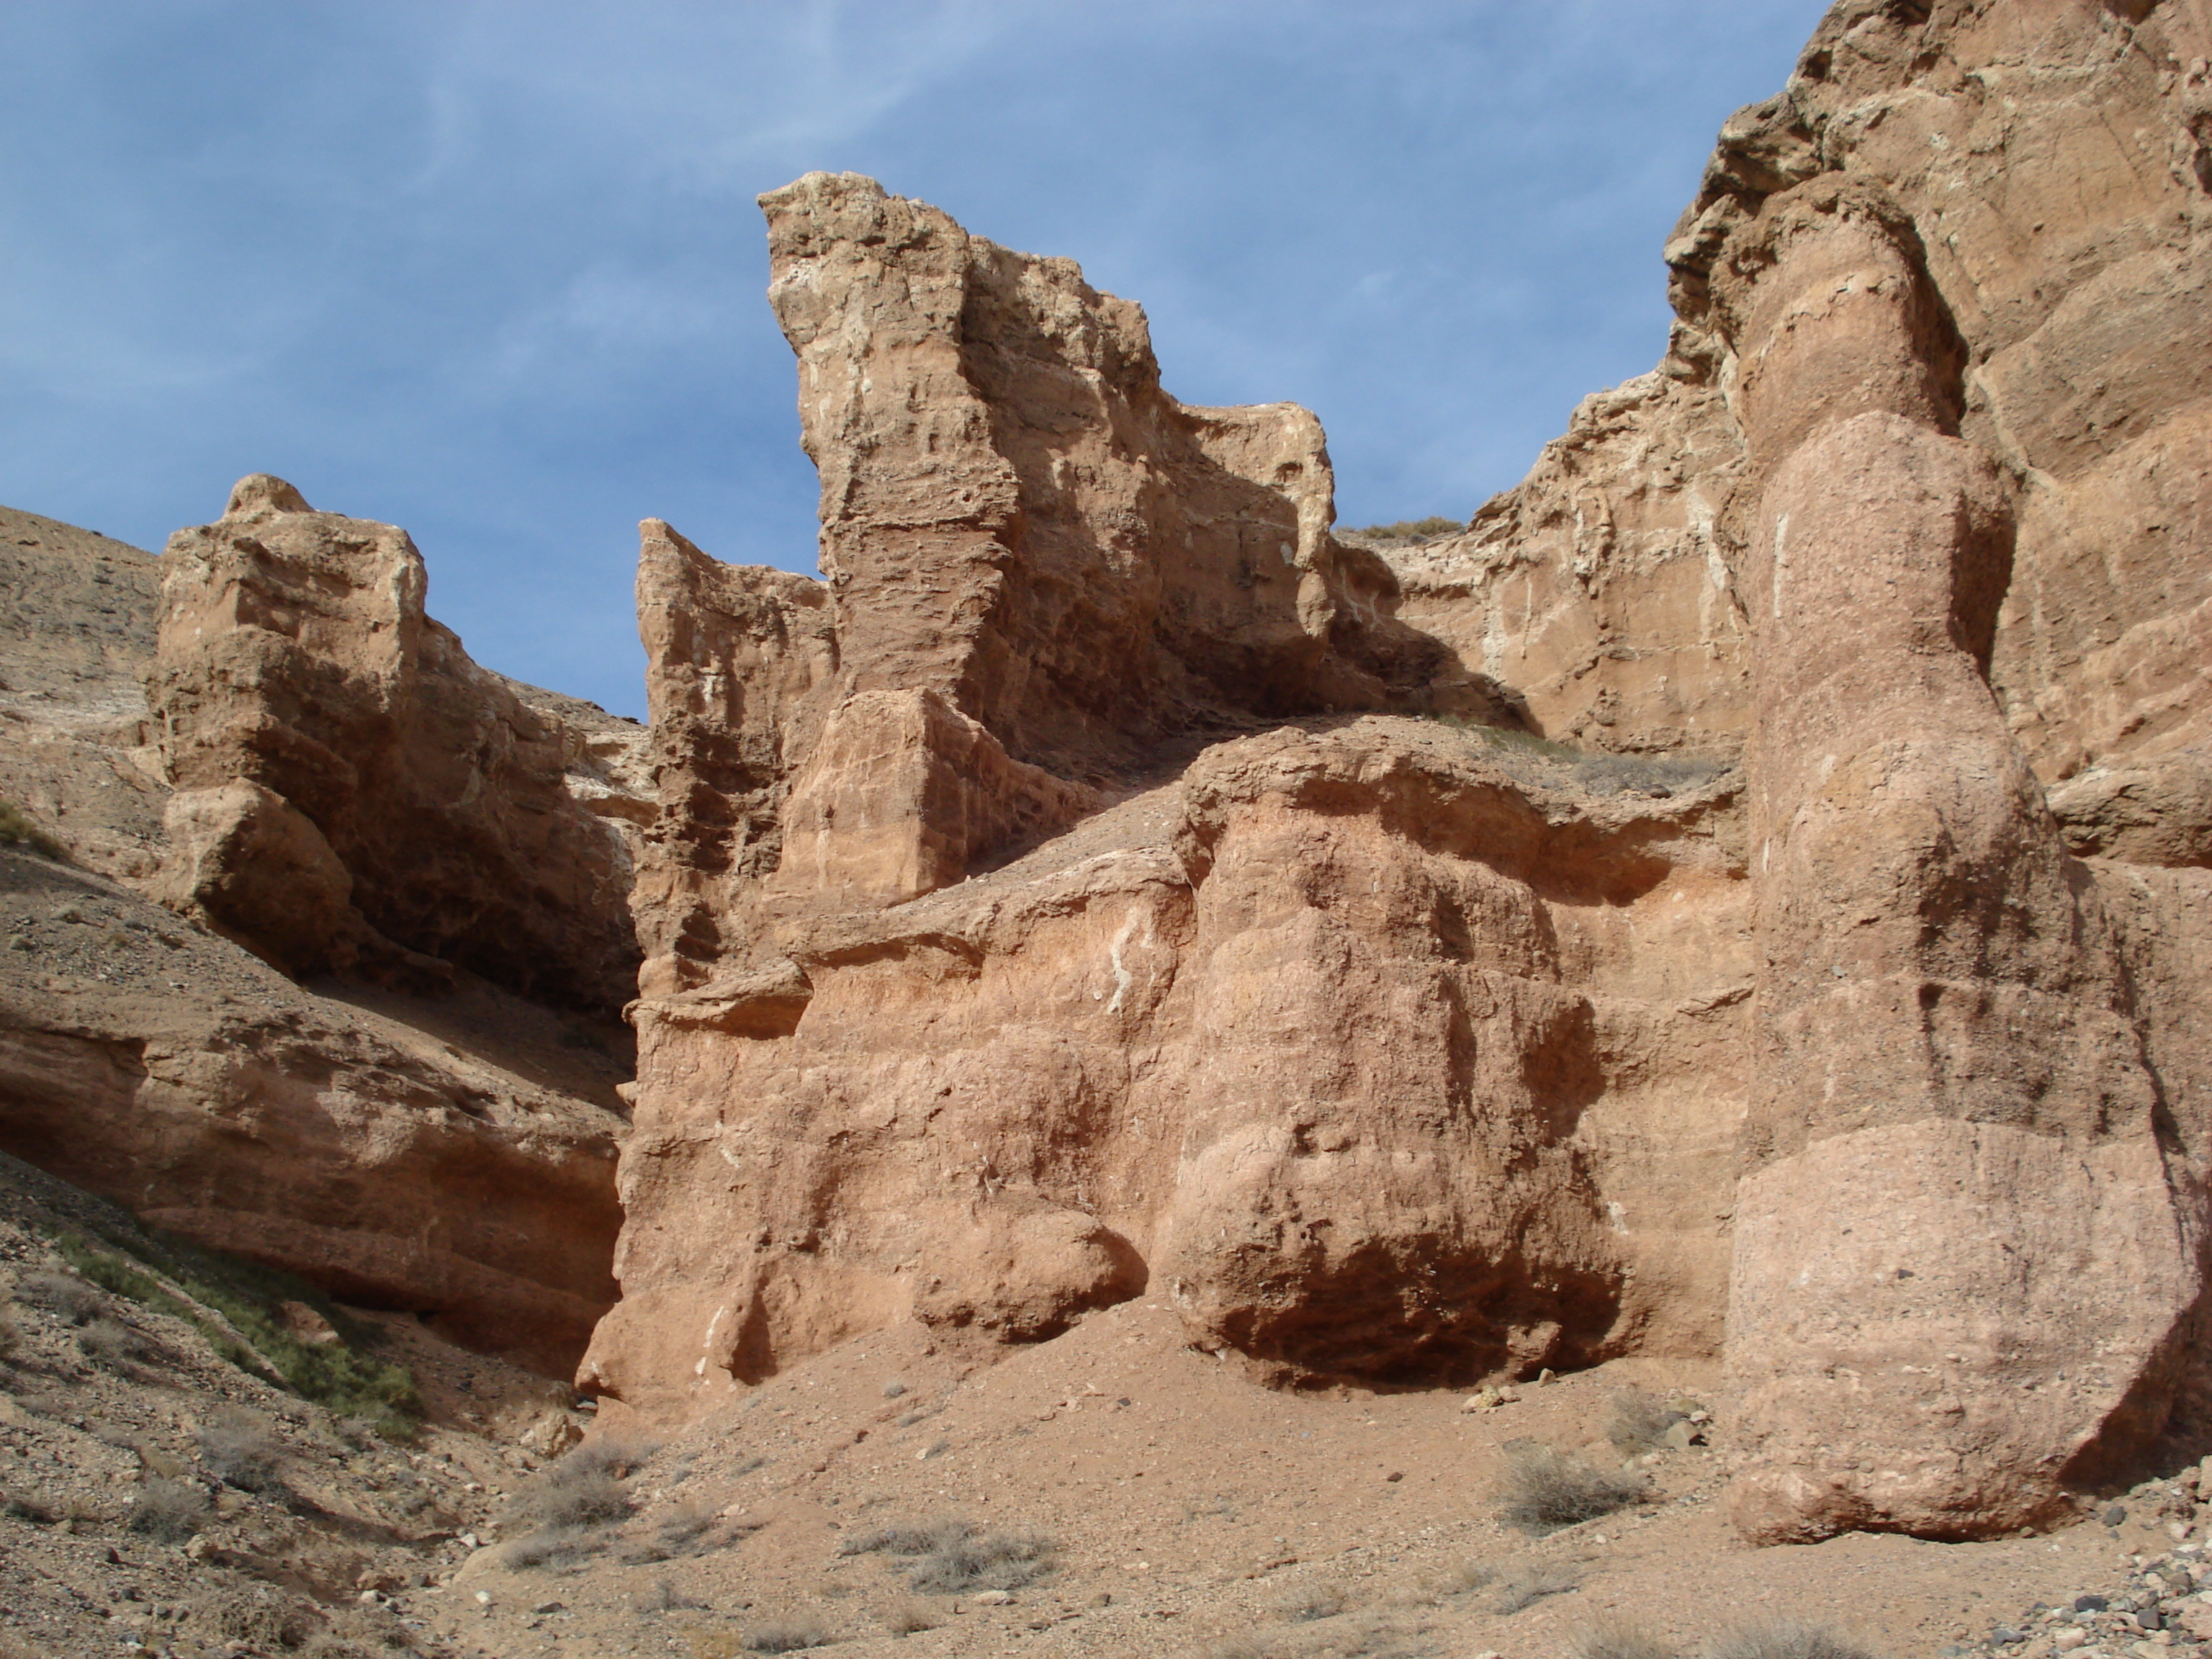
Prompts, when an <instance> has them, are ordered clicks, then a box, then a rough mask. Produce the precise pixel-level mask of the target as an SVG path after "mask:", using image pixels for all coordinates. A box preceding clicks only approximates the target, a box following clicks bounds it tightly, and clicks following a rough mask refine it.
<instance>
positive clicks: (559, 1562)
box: [499, 1527, 614, 1572]
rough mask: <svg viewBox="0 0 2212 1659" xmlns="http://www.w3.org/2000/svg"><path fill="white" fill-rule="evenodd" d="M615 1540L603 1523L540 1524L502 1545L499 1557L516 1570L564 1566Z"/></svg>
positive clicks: (511, 1569)
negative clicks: (599, 1524)
mask: <svg viewBox="0 0 2212 1659" xmlns="http://www.w3.org/2000/svg"><path fill="white" fill-rule="evenodd" d="M613 1542H614V1534H612V1533H611V1532H609V1531H607V1530H606V1529H605V1528H603V1527H540V1528H538V1530H537V1531H535V1532H532V1533H526V1534H523V1536H521V1537H520V1538H518V1539H516V1540H515V1541H513V1543H511V1544H507V1545H505V1546H504V1547H501V1550H500V1553H499V1559H500V1561H501V1564H502V1565H505V1566H506V1567H507V1568H508V1569H509V1570H510V1571H515V1572H526V1571H529V1570H530V1569H531V1568H532V1567H565V1566H567V1565H569V1564H570V1563H571V1562H574V1561H580V1560H583V1559H585V1558H586V1557H587V1556H592V1555H597V1554H598V1553H599V1552H600V1551H602V1550H604V1549H605V1548H606V1547H608V1546H609V1545H611V1543H613Z"/></svg>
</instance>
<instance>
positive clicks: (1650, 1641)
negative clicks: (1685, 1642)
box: [1574, 1619, 1682, 1659]
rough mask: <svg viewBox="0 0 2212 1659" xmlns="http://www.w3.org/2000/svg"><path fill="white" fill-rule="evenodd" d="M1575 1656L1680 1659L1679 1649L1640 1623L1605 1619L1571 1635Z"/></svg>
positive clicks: (1601, 1658) (1611, 1658)
mask: <svg viewBox="0 0 2212 1659" xmlns="http://www.w3.org/2000/svg"><path fill="white" fill-rule="evenodd" d="M1574 1654H1575V1659H1682V1650H1680V1648H1678V1647H1676V1646H1675V1645H1674V1644H1673V1643H1672V1642H1669V1641H1668V1640H1666V1639H1665V1638H1663V1637H1660V1636H1656V1635H1654V1634H1653V1633H1652V1632H1650V1631H1648V1630H1645V1629H1644V1627H1643V1626H1641V1625H1631V1624H1626V1623H1623V1622H1622V1621H1620V1620H1614V1619H1607V1620H1602V1621H1601V1622H1600V1623H1598V1624H1595V1625H1593V1626H1590V1627H1589V1629H1588V1630H1586V1631H1584V1632H1583V1633H1582V1634H1581V1635H1579V1636H1577V1638H1575V1646H1574Z"/></svg>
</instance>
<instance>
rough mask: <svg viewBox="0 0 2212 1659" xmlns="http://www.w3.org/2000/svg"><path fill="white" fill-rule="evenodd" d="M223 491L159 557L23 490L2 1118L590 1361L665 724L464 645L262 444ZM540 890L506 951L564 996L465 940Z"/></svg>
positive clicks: (16, 534)
mask: <svg viewBox="0 0 2212 1659" xmlns="http://www.w3.org/2000/svg"><path fill="white" fill-rule="evenodd" d="M233 505H234V509H235V510H234V511H233V512H232V513H228V514H227V515H226V517H225V518H224V519H223V520H222V521H220V522H219V523H218V524H216V525H215V526H207V527H204V528H202V529H200V530H197V531H192V532H185V534H184V535H182V536H181V537H180V538H179V543H180V544H181V547H180V548H179V552H178V556H173V557H171V558H167V559H163V560H156V559H155V558H154V557H152V556H150V555H148V554H145V553H143V552H141V551H139V550H137V549H134V548H130V547H126V546H124V545H123V544H119V543H116V542H112V541H110V540H108V539H107V538H103V537H99V536H95V535H94V534H92V533H91V532H85V531H80V530H76V529H75V528H73V527H72V526H66V525H60V524H56V523H55V522H53V521H52V520H42V519H39V518H36V517H35V516H33V515H32V514H28V513H12V512H4V511H0V532H4V533H5V538H6V539H5V544H4V547H0V582H4V588H5V605H4V608H0V630H4V635H5V637H6V639H7V641H8V660H7V663H6V665H5V670H4V678H5V686H4V689H0V799H4V800H5V801H7V802H8V803H9V805H11V806H13V807H15V808H18V809H20V810H21V811H23V812H24V813H25V814H27V817H29V818H30V819H31V820H32V821H33V823H36V824H37V825H39V826H40V827H41V828H42V829H44V830H45V831H46V832H48V833H49V834H50V835H51V836H52V843H53V845H54V846H55V848H56V849H57V853H56V855H55V856H51V857H49V856H42V855H40V854H38V853H35V852H33V851H32V850H29V849H27V848H0V928H4V931H5V933H6V934H7V939H6V945H7V948H6V949H5V950H4V951H0V1146H4V1147H5V1148H6V1149H7V1150H8V1151H9V1152H14V1153H15V1154H16V1155H18V1156H20V1157H23V1158H28V1159H30V1160H31V1161H32V1162H33V1163H35V1164H39V1165H40V1167H42V1168H45V1169H47V1170H52V1171H54V1172H56V1173H58V1174H59V1175H61V1176H64V1177H65V1178H67V1179H69V1180H71V1181H73V1182H77V1183H79V1184H81V1185H83V1186H86V1187H88V1188H92V1189H94V1190H95V1191H97V1192H100V1193H101V1194H105V1195H106V1196H108V1197H109V1198H112V1199H113V1200H117V1201H118V1202H120V1203H123V1204H125V1205H127V1206H130V1207H131V1209H133V1210H134V1211H135V1212H137V1213H138V1214H140V1215H142V1216H143V1217H144V1218H147V1219H148V1220H149V1222H151V1223H153V1224H154V1225H158V1226H161V1227H164V1228H167V1229H170V1230H172V1231H176V1232H179V1233H181V1234H184V1235H185V1236H187V1237H191V1238H194V1239H197V1240H198V1241H200V1242H201V1243H206V1244H210V1245H214V1246H216V1247H217V1248H220V1249H227V1250H230V1251H233V1252H234V1253H237V1254H239V1255H245V1256H248V1257H251V1258H252V1259H254V1260H257V1261H265V1262H268V1263H270V1264H272V1265H274V1266H277V1267H284V1268H287V1269H289V1270H291V1271H293V1272H295V1273H300V1274H301V1275H303V1276H304V1277H306V1278H307V1279H311V1280H313V1282H314V1283H316V1284H318V1285H321V1286H322V1287H323V1288H324V1289H325V1290H326V1291H330V1292H331V1294H333V1295H336V1296H338V1297H343V1298H345V1299H347V1300H349V1301H354V1302H358V1303H365V1304H369V1305H372V1306H376V1307H382V1308H393V1309H402V1310H408V1311H410V1312H412V1313H415V1314H418V1315H420V1316H422V1317H423V1318H424V1319H426V1320H428V1321H430V1322H434V1323H435V1324H436V1325H438V1326H439V1327H440V1328H442V1329H444V1330H446V1331H447V1332H448V1333H449V1334H452V1335H453V1336H455V1337H456V1338H458V1339H459V1340H464V1341H465V1342H468V1343H470V1344H471V1345H472V1346H477V1347H480V1348H483V1349H486V1350H489V1351H494V1352H501V1353H505V1354H507V1355H509V1356H511V1357H513V1358H518V1359H520V1360H521V1361H523V1362H524V1363H526V1364H531V1365H533V1366H535V1367H538V1368H539V1369H541V1370H545V1371H547V1372H550V1373H554V1374H559V1373H562V1372H566V1371H568V1370H572V1369H573V1368H574V1364H575V1362H576V1359H577V1358H578V1356H579V1355H580V1353H581V1352H582V1351H583V1347H584V1344H585V1340H586V1337H587V1336H588V1334H589V1333H590V1330H591V1328H592V1324H593V1323H594V1322H595V1321H596V1320H597V1319H598V1318H599V1316H600V1314H601V1313H603V1312H604V1311H605V1309H606V1308H607V1306H608V1305H609V1304H611V1302H612V1300H613V1298H614V1294H615V1285H614V1282H613V1280H612V1279H611V1276H610V1275H609V1273H608V1271H607V1264H608V1261H609V1259H610V1256H611V1253H612V1249H613V1243H614V1237H615V1232H616V1229H617V1223H618V1220H619V1215H618V1212H617V1208H616V1205H615V1199H614V1180H613V1175H614V1156H615V1146H616V1143H617V1138H618V1137H619V1135H620V1134H621V1133H623V1128H624V1124H623V1116H624V1114H625V1110H626V1109H625V1108H624V1106H623V1102H622V1100H621V1098H620V1097H619V1095H618V1093H617V1087H618V1085H621V1084H622V1083H623V1082H624V1081H625V1080H626V1079H627V1077H628V1071H629V1068H628V1064H627V1055H626V1054H625V1052H624V1049H625V1047H626V1045H625V1044H624V1043H623V1040H622V1033H621V1030H620V1028H619V1027H618V1026H616V1025H615V1024H613V1022H612V1021H611V1019H609V1018H605V1017H604V1016H601V1015H596V1014H594V1013H593V1012H592V1007H593V1006H597V1007H599V1008H605V1007H607V1006H609V1005H610V1004H611V1003H615V1002H617V1000H618V999H620V998H621V997H623V996H626V995H627V994H629V987H628V985H627V976H626V974H625V972H624V971H623V967H622V961H623V956H624V955H625V953H626V952H627V951H629V949H630V948H631V947H629V945H627V944H626V940H627V939H628V937H629V927H628V923H627V919H626V918H625V917H624V915H623V906H622V901H623V896H624V890H625V888H626V886H627V880H626V869H625V866H626V861H627V858H628V854H627V850H626V841H627V840H628V839H630V838H635V836H638V835H640V834H641V832H642V826H641V823H639V822H638V820H640V819H641V818H646V817H649V816H650V814H651V811H652V810H653V809H652V804H651V803H650V802H649V801H648V800H647V799H644V790H645V788H646V785H645V781H644V780H643V778H642V776H641V773H640V766H639V763H640V762H641V750H643V748H644V734H643V732H641V730H640V729H639V728H638V727H637V726H635V725H634V724H633V723H630V722H626V721H622V720H616V719H615V718H613V717H611V716H609V715H607V714H604V713H603V712H601V711H599V710H598V709H596V708H592V706H591V705H589V704H586V703H581V702H577V701H576V700H575V699H573V698H565V697H561V696H558V695H557V694H555V693H550V692H544V691H540V690H537V689H535V688H532V687H527V686H521V685H518V684H514V683H513V682H511V681H505V680H501V679H499V678H497V677H495V676H492V675H489V674H487V673H485V672H484V671H482V670H480V669H477V667H476V666H475V665H473V664H471V663H470V662H468V660H467V659H466V657H465V655H463V654H462V653H460V650H459V644H458V642H457V641H454V640H453V638H452V636H451V635H449V634H447V633H446V632H445V631H444V630H443V629H439V628H438V627H437V626H436V624H435V623H431V622H429V621H428V618H426V617H423V616H422V612H421V608H420V607H421V600H422V571H421V562H420V560H419V558H418V557H417V556H416V554H415V551H414V550H413V547H412V546H411V544H409V543H408V541H407V538H406V537H405V536H404V533H403V532H399V531H398V530H395V529H392V528H391V527H390V526H380V525H368V524H362V523H359V522H357V521H355V520H346V519H341V518H337V517H336V516H334V515H329V514H318V513H307V510H306V507H305V503H304V502H300V501H297V498H296V495H295V493H294V492H290V491H289V489H287V488H286V487H284V486H282V485H280V484H277V483H276V482H275V481H274V480H267V479H253V480H248V481H247V482H246V485H244V486H242V487H241V489H240V491H239V492H238V495H237V496H236V497H235V498H234V503H233ZM165 606H166V607H167V612H168V622H169V627H168V630H167V632H168V639H167V646H168V652H167V656H166V657H163V656H161V655H160V654H158V653H157V648H156V647H157V638H156V635H157V629H158V625H159V623H160V622H161V618H162V617H163V614H164V610H165ZM149 681H150V682H151V683H152V684H153V686H154V689H155V704H156V705H157V706H158V707H159V708H160V710H161V715H162V716H163V717H164V718H165V719H166V720H168V721H169V722H170V724H169V727H168V732H167V735H168V736H169V737H170V738H172V739H173V741H176V742H177V745H178V746H177V748H176V749H174V750H171V751H170V752H169V753H167V754H165V752H164V750H163V747H162V746H161V744H160V743H159V742H158V741H156V739H157V738H158V737H160V736H161V735H162V734H161V729H160V726H159V723H158V722H157V720H156V717H155V709H154V708H149V701H148V698H147V696H146V693H145V690H144V689H143V687H144V684H145V683H146V682H149ZM172 761H173V762H175V763H176V765H177V775H176V779H175V781H176V783H177V784H179V785H181V786H182V787H172V776H171V770H170V764H171V762H172ZM418 761H419V762H421V763H423V767H424V769H423V770H422V772H421V773H420V774H419V775H414V776H410V777H402V776H395V775H394V773H395V769H406V768H408V767H411V766H412V765H414V764H415V763H416V762H418ZM272 786H273V787H272ZM282 788H289V789H291V790H292V791H294V794H293V795H291V796H288V795H286V794H284V793H279V791H280V789H282ZM319 790H320V791H321V792H322V793H318V791H319ZM441 791H442V792H443V793H442V796H441V793H440V792H441ZM334 802H335V804H336V805H337V809H338V810H337V811H336V812H334V813H331V815H330V816H329V817H326V819H325V822H327V823H330V824H331V826H332V835H331V836H326V835H325V833H324V830H323V829H322V827H321V826H320V825H319V824H318V823H317V822H316V821H315V820H314V819H313V818H311V817H308V816H307V810H306V809H307V808H313V809H314V810H318V811H329V809H330V808H331V806H332V805H333V803H334ZM449 831H452V832H453V833H448V832H449ZM333 836H335V845H334V841H333ZM379 838H381V839H379ZM371 843H374V848H375V851H374V858H368V857H363V858H361V859H360V860H358V862H357V864H356V866H353V867H349V866H348V864H347V863H346V862H345V861H344V860H342V859H341V857H340V855H339V854H338V852H337V850H336V847H337V846H343V847H345V848H346V849H347V851H348V853H349V854H355V853H356V852H357V850H358V849H359V848H362V847H363V846H368V845H370V844H371ZM533 863H539V864H541V870H540V871H539V872H532V871H531V870H530V869H529V867H528V866H531V865H532V864H533ZM395 872H399V873H398V874H395ZM357 877H358V879H357ZM380 884H381V885H382V886H384V887H386V888H389V887H392V886H394V885H397V886H398V888H399V890H400V895H399V898H398V901H396V902H394V903H392V905H390V906H378V905H377V904H376V902H375V900H374V894H375V892H376V891H377V890H378V889H379V886H380ZM548 890H550V901H549V900H548V899H547V898H546V897H545V895H546V893H547V892H548ZM157 897H158V898H161V899H165V900H167V902H168V903H169V905H170V906H171V907H172V908H163V907H162V905H161V904H159V903H156V902H154V900H155V898H157ZM357 899H358V900H362V901H363V902H368V903H370V905H371V906H372V908H375V909H376V910H377V915H378V922H377V924H376V925H372V924H371V923H370V921H368V918H367V916H366V915H364V914H363V912H362V909H361V908H359V907H358V905H357V904H356V900H357ZM432 903H442V904H446V905H447V906H448V907H449V908H447V909H446V910H444V911H442V912H441V913H439V914H437V915H435V916H433V917H432V918H431V919H430V925H428V926H427V927H422V928H419V929H417V928H413V927H410V926H409V925H408V923H407V920H406V909H405V907H406V906H409V905H412V906H414V907H416V912H417V914H419V913H420V910H421V908H422V907H423V906H425V905H427V904H432ZM564 904H565V905H567V906H568V909H566V910H565V911H564V910H563V909H562V905H564ZM532 905H535V906H536V907H537V908H536V909H535V912H534V915H535V916H536V923H535V925H536V928H537V933H536V935H535V937H536V938H537V939H538V944H539V945H540V947H541V954H542V957H543V959H542V960H541V961H538V962H537V963H532V964H530V965H529V969H528V971H527V973H520V972H517V973H508V974H507V975H506V976H507V978H508V979H509V980H510V981H513V982H515V983H520V984H526V985H529V986H530V987H532V988H536V989H538V990H540V991H541V992H542V993H544V994H549V995H551V996H556V997H558V998H560V999H561V1000H562V1001H564V1002H565V1003H568V1004H569V1005H571V1007H569V1008H564V1009H561V1010H558V1011H556V1010H555V1009H550V1008H548V1007H545V1006H540V1005H538V1004H534V1003H532V1002H531V1001H529V1000H526V999H524V998H522V997H520V996H518V995H516V994H514V993H513V991H511V990H508V989H506V988H502V987H501V986H499V985H497V984H495V983H493V982H491V981H489V980H487V979H483V978H479V977H478V976H477V975H474V974H471V972H469V971H468V967H467V965H466V964H468V963H478V964H480V965H482V966H483V967H484V968H485V969H487V970H489V971H490V972H493V973H500V972H501V971H502V969H503V968H504V967H505V966H507V965H508V964H511V963H512V962H513V957H511V956H507V955H503V954H501V953H502V952H509V951H512V950H513V945H514V943H515V940H514V939H512V938H506V937H500V936H498V935H499V933H500V931H501V930H504V929H507V928H508V927H510V926H512V927H515V928H516V930H517V931H518V932H520V923H519V922H517V921H516V915H517V911H518V910H524V911H528V910H529V908H530V907H532ZM179 913H181V914H179ZM395 918H397V920H395ZM380 927H392V929H393V931H394V932H398V933H405V934H406V935H407V937H408V938H409V939H410V945H401V944H399V943H398V942H396V941H395V940H394V939H392V938H391V937H389V936H387V935H386V933H382V932H380V931H379V928H380ZM487 929H489V930H491V931H490V933H489V934H487V933H486V930H487ZM238 940H243V941H245V942H246V943H247V944H249V945H251V946H252V951H251V952H249V951H246V950H244V949H241V948H240V945H239V944H238V943H236V942H234V941H238ZM572 944H573V945H574V947H575V951H574V955H570V954H568V946H569V945H572ZM456 945H459V947H460V948H454V947H455V946H456ZM430 951H438V952H440V953H441V954H438V955H432V954H428V952H430ZM272 962H274V963H281V964H282V965H283V966H284V967H286V968H289V969H292V970H293V971H295V972H301V971H307V970H314V971H315V972H317V973H319V974H325V975H327V974H328V973H329V971H330V970H331V969H336V968H337V967H339V966H340V965H342V964H343V963H350V964H351V965H352V966H353V967H354V968H356V969H357V970H358V971H357V973H356V975H355V976H353V977H350V978H332V977H319V978H316V979H314V980H313V981H312V982H311V983H308V984H301V983H298V982H295V980H293V979H291V978H289V977H287V975H285V974H283V973H280V972H278V971H276V968H274V967H272V966H271V965H270V964H271V963H272ZM574 1005H582V1006H580V1007H575V1006H574Z"/></svg>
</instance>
